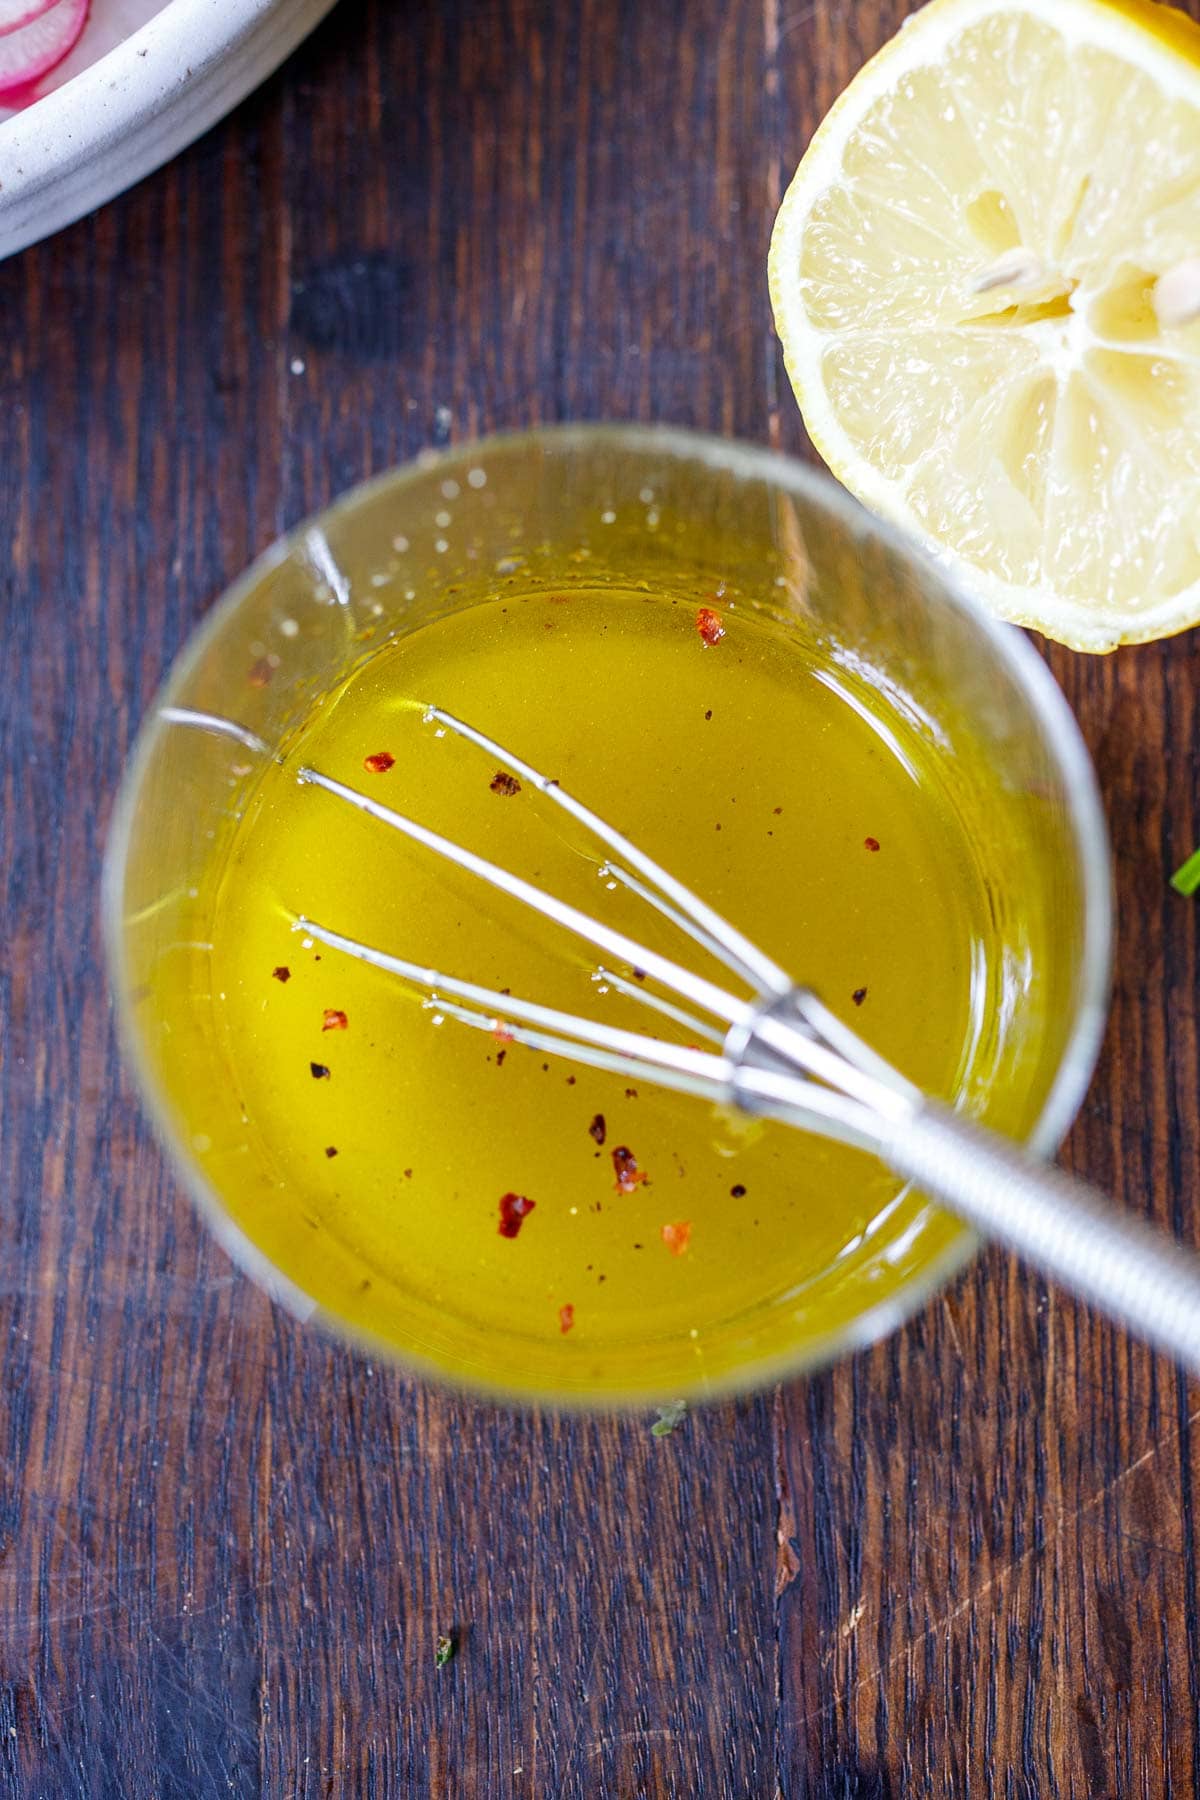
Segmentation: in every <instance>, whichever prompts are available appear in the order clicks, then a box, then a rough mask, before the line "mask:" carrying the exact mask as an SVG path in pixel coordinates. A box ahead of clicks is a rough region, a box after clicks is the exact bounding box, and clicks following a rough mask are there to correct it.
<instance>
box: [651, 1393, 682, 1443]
mask: <svg viewBox="0 0 1200 1800" xmlns="http://www.w3.org/2000/svg"><path fill="white" fill-rule="evenodd" d="M657 1410H658V1417H657V1419H655V1421H654V1423H653V1425H652V1426H651V1427H650V1433H651V1436H652V1437H670V1435H671V1433H672V1432H673V1431H674V1429H675V1427H676V1426H677V1425H682V1424H683V1421H684V1420H685V1419H686V1418H687V1401H686V1400H672V1401H671V1403H670V1405H668V1406H660V1407H659V1408H658V1409H657Z"/></svg>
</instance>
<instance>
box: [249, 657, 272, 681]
mask: <svg viewBox="0 0 1200 1800" xmlns="http://www.w3.org/2000/svg"><path fill="white" fill-rule="evenodd" d="M274 673H275V664H274V663H273V662H272V661H271V659H270V657H268V656H260V657H259V659H258V661H257V662H256V663H255V664H254V666H253V667H252V668H251V670H250V673H249V674H248V675H247V677H246V680H247V681H248V682H249V683H250V686H251V687H257V688H264V687H266V685H267V683H268V681H270V679H271V677H272V675H273V674H274Z"/></svg>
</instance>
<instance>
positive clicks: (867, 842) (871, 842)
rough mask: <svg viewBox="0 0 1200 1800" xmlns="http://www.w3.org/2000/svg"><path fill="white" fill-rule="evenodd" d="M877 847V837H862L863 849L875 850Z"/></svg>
mask: <svg viewBox="0 0 1200 1800" xmlns="http://www.w3.org/2000/svg"><path fill="white" fill-rule="evenodd" d="M878 848H879V839H878V838H864V839H863V849H864V850H870V851H875V850H878Z"/></svg>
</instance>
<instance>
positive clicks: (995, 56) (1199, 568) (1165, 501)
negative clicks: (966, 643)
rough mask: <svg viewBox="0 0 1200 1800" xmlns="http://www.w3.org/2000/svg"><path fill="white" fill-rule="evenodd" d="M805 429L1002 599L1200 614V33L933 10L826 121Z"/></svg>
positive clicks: (1020, 605)
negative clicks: (1199, 421)
mask: <svg viewBox="0 0 1200 1800" xmlns="http://www.w3.org/2000/svg"><path fill="white" fill-rule="evenodd" d="M770 279H771V292H772V299H773V303H774V307H775V316H776V321H777V324H778V327H779V332H780V336H781V339H782V341H783V345H784V351H785V355H786V357H787V363H788V369H789V372H790V374H791V377H792V381H793V384H794V386H795V388H796V393H797V398H798V399H799V402H800V406H801V409H802V411H803V413H804V417H805V422H806V424H807V426H808V428H809V431H810V433H811V435H812V437H813V440H814V442H815V443H816V445H817V447H818V448H819V449H820V451H821V453H822V454H823V455H824V456H825V458H826V460H827V461H828V463H829V465H830V467H831V468H832V469H833V471H834V473H835V474H837V475H838V476H839V478H840V479H841V480H843V481H844V482H845V483H846V485H847V486H848V487H850V488H851V489H852V490H853V491H854V492H855V493H857V494H858V495H859V496H860V497H861V498H862V499H863V500H865V501H866V502H867V503H868V504H869V505H871V506H873V507H875V508H876V509H877V510H878V511H880V512H881V513H884V514H886V515H888V516H889V517H891V518H893V519H896V520H897V521H899V522H900V523H902V524H904V525H905V526H906V527H907V528H908V529H909V530H910V531H912V532H913V533H915V534H916V535H918V536H919V537H920V538H921V539H923V541H924V542H925V544H926V545H927V546H928V547H930V548H932V549H934V550H935V551H936V552H937V553H939V554H941V555H944V556H949V557H951V558H953V559H955V560H956V561H957V562H958V563H959V564H960V566H961V567H962V568H963V570H964V572H965V574H966V577H967V579H968V582H969V584H970V586H971V588H972V589H973V590H974V591H975V592H976V593H978V594H980V595H981V596H982V597H983V598H984V599H985V600H987V601H988V602H989V603H990V604H991V605H992V606H993V607H994V608H995V610H997V611H998V612H1000V613H1001V614H1003V615H1004V616H1005V617H1008V618H1010V619H1014V620H1016V621H1017V622H1019V623H1022V624H1027V625H1033V626H1036V627H1038V628H1039V629H1041V630H1043V631H1045V632H1047V633H1048V634H1049V635H1051V636H1053V637H1056V638H1060V639H1062V640H1063V641H1064V642H1066V643H1068V644H1072V645H1074V646H1075V647H1077V648H1081V649H1092V650H1107V649H1111V648H1112V647H1113V646H1114V645H1116V644H1118V643H1121V642H1130V641H1139V640H1142V639H1146V638H1153V637H1157V636H1161V635H1163V634H1164V633H1167V632H1171V631H1178V630H1181V629H1182V628H1184V627H1185V626H1188V625H1191V624H1193V623H1195V621H1196V620H1197V619H1198V618H1200V424H1198V423H1197V421H1198V420H1200V30H1197V28H1196V26H1195V25H1194V24H1193V23H1192V22H1191V21H1190V20H1188V19H1186V18H1184V17H1183V16H1182V15H1180V14H1178V13H1174V12H1172V11H1171V10H1170V9H1168V8H1165V7H1158V6H1153V5H1136V4H1130V5H1116V4H1110V3H1108V0H1056V4H1055V5H1054V6H1053V7H1049V8H1046V7H1041V8H1035V7H1033V6H1031V5H1029V4H1026V3H1025V0H934V4H932V5H930V6H927V7H926V8H924V9H923V10H922V11H921V12H919V13H917V14H915V15H914V16H913V17H912V18H911V19H910V20H909V21H908V22H907V23H906V25H905V26H904V28H903V29H902V30H901V31H900V33H899V34H898V35H897V36H896V37H895V38H894V39H893V40H892V41H891V42H890V43H889V44H887V45H886V46H885V47H884V48H883V50H881V51H880V52H879V54H878V55H877V56H876V57H875V58H874V59H873V60H872V61H871V62H870V63H869V64H868V65H867V66H866V68H864V69H863V70H862V71H861V72H860V73H859V75H858V76H856V78H855V79H854V81H853V82H852V83H851V84H850V86H849V88H848V89H847V90H846V92H845V93H844V94H843V95H842V96H841V98H840V100H839V101H838V102H837V103H836V104H835V106H834V107H833V109H832V111H831V112H830V114H829V116H828V117H827V118H826V120H825V121H824V123H823V124H822V126H821V127H820V129H819V130H818V132H817V134H816V136H815V137H814V139H813V142H812V144H811V145H810V147H809V149H808V151H807V152H806V154H805V156H804V159H803V161H802V162H801V164H800V167H799V169H798V170H797V173H796V177H795V180H794V182H793V183H792V186H791V188H790V189H789V192H788V194H787V196H786V198H785V200H784V203H783V206H782V208H781V210H780V214H779V218H778V220H777V223H776V227H775V234H774V238H773V242H772V249H771V263H770Z"/></svg>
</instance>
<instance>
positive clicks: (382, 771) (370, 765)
mask: <svg viewBox="0 0 1200 1800" xmlns="http://www.w3.org/2000/svg"><path fill="white" fill-rule="evenodd" d="M395 766H396V759H395V757H394V756H393V755H392V753H391V751H390V750H376V751H375V753H374V755H372V756H364V757H363V768H364V769H365V770H366V771H367V774H368V775H386V774H387V772H388V770H389V769H394V768H395Z"/></svg>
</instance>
